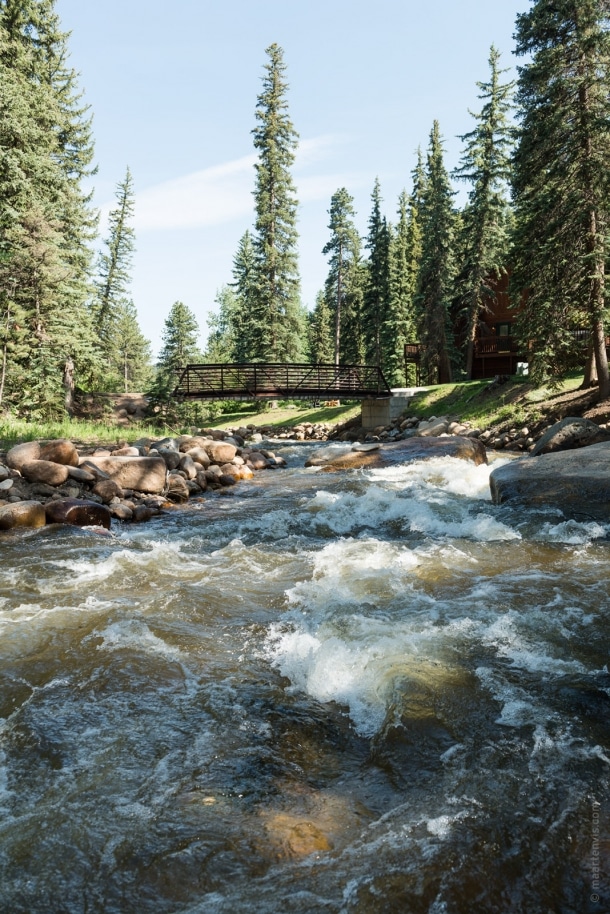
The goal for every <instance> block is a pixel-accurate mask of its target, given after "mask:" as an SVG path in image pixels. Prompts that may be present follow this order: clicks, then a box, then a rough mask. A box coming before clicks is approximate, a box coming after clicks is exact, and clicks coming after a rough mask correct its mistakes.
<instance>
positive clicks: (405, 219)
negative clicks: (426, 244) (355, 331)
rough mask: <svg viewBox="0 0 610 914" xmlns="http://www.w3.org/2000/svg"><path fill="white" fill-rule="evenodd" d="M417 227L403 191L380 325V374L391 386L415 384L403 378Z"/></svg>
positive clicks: (411, 329) (410, 332)
mask: <svg viewBox="0 0 610 914" xmlns="http://www.w3.org/2000/svg"><path fill="white" fill-rule="evenodd" d="M418 233H419V227H418V225H417V216H416V212H415V207H414V202H413V199H412V198H411V200H409V198H408V197H407V194H406V193H405V192H404V191H403V192H402V194H401V195H400V198H399V201H398V223H397V225H396V230H395V231H394V232H393V233H392V236H391V240H390V261H389V266H390V291H389V301H388V313H387V318H386V320H385V322H384V324H383V326H382V342H383V349H384V359H383V365H384V372H385V377H386V380H387V382H388V383H389V384H390V386H391V387H400V386H401V385H402V384H405V383H406V384H409V383H414V382H415V377H412V378H409V377H407V376H406V375H405V361H404V351H405V344H406V343H411V342H414V341H415V335H416V332H415V327H416V322H415V288H416V281H417V267H416V266H414V264H417V265H418V261H419V249H420V247H421V243H420V241H419V234H418Z"/></svg>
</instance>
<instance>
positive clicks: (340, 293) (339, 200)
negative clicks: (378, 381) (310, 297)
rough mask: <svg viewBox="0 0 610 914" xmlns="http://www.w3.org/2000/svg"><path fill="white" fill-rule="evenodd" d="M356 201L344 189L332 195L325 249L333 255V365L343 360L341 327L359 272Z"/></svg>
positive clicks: (329, 290)
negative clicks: (328, 238)
mask: <svg viewBox="0 0 610 914" xmlns="http://www.w3.org/2000/svg"><path fill="white" fill-rule="evenodd" d="M353 202H354V199H353V197H351V196H350V195H349V194H348V192H347V190H346V189H345V187H341V188H339V190H338V191H336V193H334V194H333V196H332V199H331V202H330V209H329V215H330V222H329V225H328V227H329V229H330V231H331V237H330V240H329V241H328V242H327V243H326V244H325V245H324V247H323V249H322V253H323V254H330V255H331V256H330V260H329V273H328V277H327V279H326V284H325V292H324V298H323V300H324V302H325V304H326V306H327V307H328V308H329V310H330V314H331V315H332V320H333V324H334V347H333V348H334V362H335V365H338V364H339V362H340V361H341V357H342V347H341V328H342V324H344V323H345V322H346V321H347V322H349V310H350V306H351V304H352V293H353V287H354V283H355V280H356V270H357V266H358V262H359V260H360V236H359V234H358V232H357V230H356V227H355V225H354V221H353V220H354V216H355V212H354V207H353Z"/></svg>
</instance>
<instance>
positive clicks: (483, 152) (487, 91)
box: [454, 46, 514, 378]
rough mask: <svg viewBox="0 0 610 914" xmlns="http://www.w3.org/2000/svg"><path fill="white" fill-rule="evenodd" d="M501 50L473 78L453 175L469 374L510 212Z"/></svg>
mask: <svg viewBox="0 0 610 914" xmlns="http://www.w3.org/2000/svg"><path fill="white" fill-rule="evenodd" d="M499 59H500V54H499V52H498V51H497V50H496V49H495V48H494V47H493V46H492V47H491V50H490V54H489V66H490V70H491V73H490V79H489V82H487V83H477V85H478V87H479V89H480V90H481V92H480V95H479V98H481V99H483V100H484V105H483V107H482V109H481V111H480V113H479V114H475V115H473V117H474V118H475V119H476V122H477V123H476V126H475V128H474V130H472V131H470V132H469V133H466V134H465V135H464V136H462V137H461V139H462V141H463V142H465V143H466V146H465V149H464V152H463V154H462V160H461V164H460V167H459V168H457V169H456V170H455V171H454V176H455V177H457V178H459V179H461V180H463V181H468V182H469V183H470V184H471V190H470V193H469V198H468V206H467V207H466V208H465V210H464V211H463V213H462V214H461V220H460V230H459V245H460V269H459V273H458V276H457V279H456V293H457V300H458V307H459V312H460V313H459V317H460V320H461V322H463V324H464V325H465V334H464V335H465V338H466V344H467V355H466V376H467V377H468V378H470V377H471V375H472V366H473V355H474V340H475V336H476V332H477V326H478V323H479V320H480V318H481V315H482V314H484V313H485V312H489V310H490V307H491V305H492V303H493V301H494V299H495V289H494V286H495V282H497V280H498V279H500V277H501V276H502V274H503V273H505V272H506V269H507V263H508V258H509V245H510V237H509V235H510V228H511V214H510V208H509V203H508V184H509V181H510V177H511V158H510V156H511V151H512V146H513V140H514V128H513V127H512V125H511V124H510V123H509V112H510V109H511V100H512V90H513V87H514V83H505V84H502V83H501V82H500V77H501V75H502V73H503V72H506V71H505V70H501V69H500V68H499Z"/></svg>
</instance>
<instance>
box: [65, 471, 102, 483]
mask: <svg viewBox="0 0 610 914" xmlns="http://www.w3.org/2000/svg"><path fill="white" fill-rule="evenodd" d="M68 475H69V476H70V478H71V479H75V480H76V481H77V482H85V483H89V484H91V483H92V482H95V480H96V479H97V476H96V475H95V474H94V473H90V472H89V470H84V469H82V468H81V467H68Z"/></svg>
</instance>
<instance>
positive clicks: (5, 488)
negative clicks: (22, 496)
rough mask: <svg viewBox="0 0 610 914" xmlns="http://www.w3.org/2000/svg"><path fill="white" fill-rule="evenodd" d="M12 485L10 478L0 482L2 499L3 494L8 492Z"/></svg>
mask: <svg viewBox="0 0 610 914" xmlns="http://www.w3.org/2000/svg"><path fill="white" fill-rule="evenodd" d="M13 485H14V481H13V480H12V479H10V478H7V477H5V478H4V479H3V480H2V482H0V497H2V495H3V494H4V493H6V492H8V490H9V489H12V488H13Z"/></svg>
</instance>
